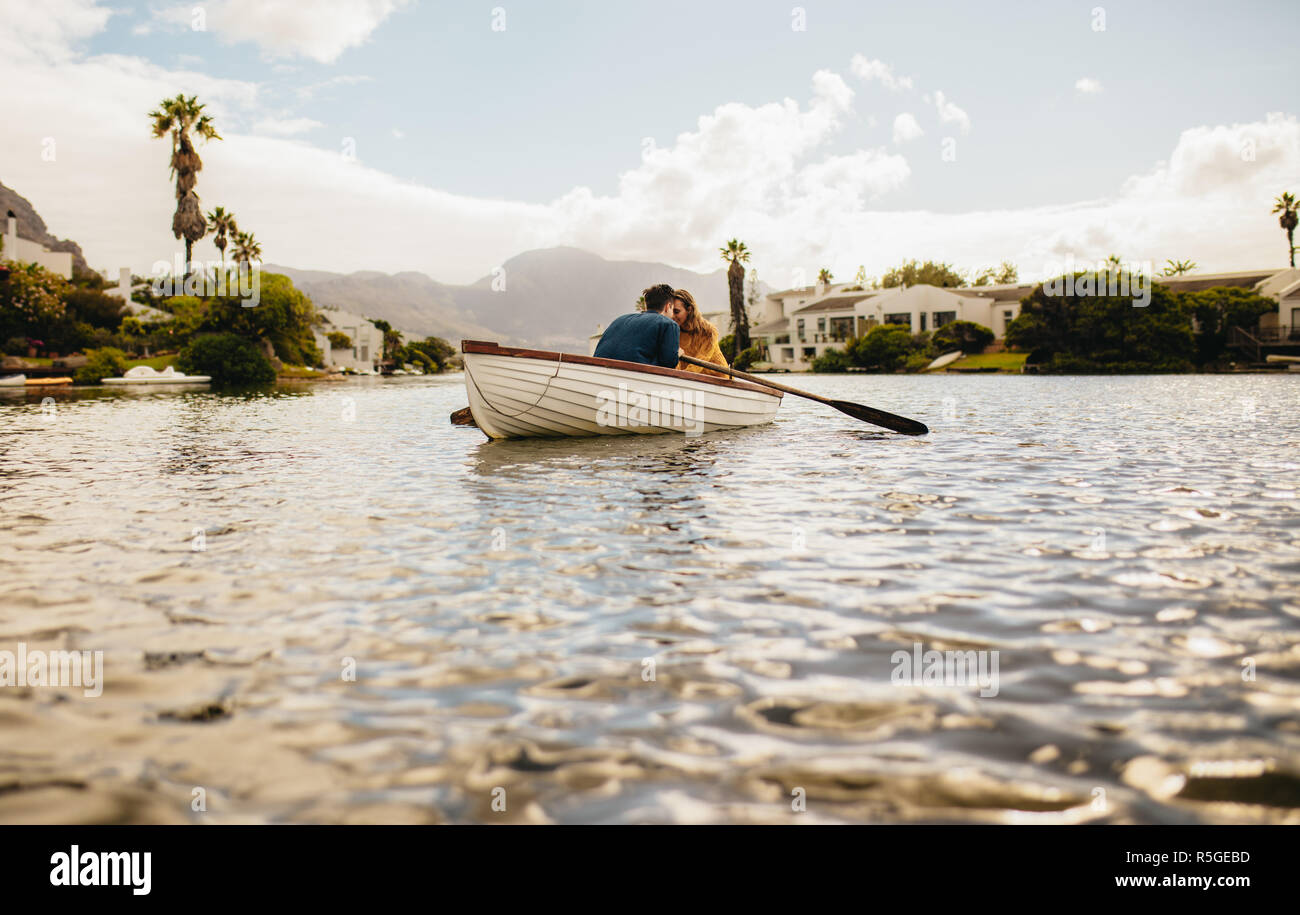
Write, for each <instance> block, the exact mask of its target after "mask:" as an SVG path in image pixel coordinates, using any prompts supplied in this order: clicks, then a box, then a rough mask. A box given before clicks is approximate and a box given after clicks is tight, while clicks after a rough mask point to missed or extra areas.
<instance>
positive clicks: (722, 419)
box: [461, 340, 782, 438]
mask: <svg viewBox="0 0 1300 915" xmlns="http://www.w3.org/2000/svg"><path fill="white" fill-rule="evenodd" d="M461 351H462V352H463V353H464V357H465V389H466V391H467V393H468V394H469V408H470V411H471V412H472V413H473V415H474V421H475V423H477V425H478V427H479V428H480V429H482V430H483V431H484V432H485V433H486V434H487V435H488V437H489V438H532V437H557V436H585V435H628V434H633V433H638V434H646V433H662V432H679V433H686V434H689V435H698V434H700V433H703V432H713V431H716V430H719V429H740V428H743V427H745V426H755V425H759V424H762V423H770V422H771V421H772V420H773V419H774V418H775V417H776V411H777V408H778V407H780V406H781V396H782V395H781V393H780V392H778V391H773V390H772V389H770V388H765V387H761V386H760V385H756V384H751V383H749V382H745V381H733V380H732V379H730V378H718V377H713V376H706V375H702V374H700V373H697V372H679V371H677V370H676V369H666V368H660V367H659V366H654V365H641V364H639V363H635V362H623V361H621V360H617V359H601V358H598V357H595V356H575V355H570V354H569V353H553V352H546V351H544V350H529V349H515V348H513V347H506V346H497V344H495V343H481V342H476V341H470V340H467V341H464V342H462V343H461Z"/></svg>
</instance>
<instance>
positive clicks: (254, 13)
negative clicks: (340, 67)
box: [158, 0, 409, 64]
mask: <svg viewBox="0 0 1300 915" xmlns="http://www.w3.org/2000/svg"><path fill="white" fill-rule="evenodd" d="M408 2H409V0H207V2H206V3H205V4H203V7H202V9H203V10H204V13H205V18H206V28H207V30H208V31H211V32H215V33H216V34H217V35H219V36H220V37H221V38H223V39H225V40H226V41H231V42H239V41H252V42H255V43H256V44H257V45H258V46H260V47H261V48H262V51H263V53H265V54H266V55H268V56H270V57H306V58H309V59H311V60H315V61H317V62H319V63H324V64H327V63H333V62H334V61H335V60H337V59H338V57H339V55H341V54H342V53H343V52H344V51H346V50H347V49H348V48H353V47H356V46H357V45H359V44H362V43H363V42H365V41H366V39H368V38H369V37H370V35H371V33H373V32H374V30H375V29H377V28H378V27H379V25H380V24H381V23H382V22H383V21H384V20H385V19H387V18H388V17H389V16H390V15H392V14H393V13H394V12H395V11H397V10H398V9H400V8H401V7H403V6H406V5H407V3H408ZM194 9H195V7H194V5H193V4H190V3H185V4H180V5H177V6H171V7H168V8H166V9H164V10H161V11H160V12H159V13H158V15H159V16H161V17H162V18H164V19H165V20H166V21H169V22H171V23H172V24H173V25H180V26H183V27H184V28H190V27H191V24H192V21H193V18H194Z"/></svg>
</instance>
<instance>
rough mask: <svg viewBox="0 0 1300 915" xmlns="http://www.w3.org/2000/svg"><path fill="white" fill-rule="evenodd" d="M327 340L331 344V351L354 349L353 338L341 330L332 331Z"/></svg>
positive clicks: (327, 335) (326, 336)
mask: <svg viewBox="0 0 1300 915" xmlns="http://www.w3.org/2000/svg"><path fill="white" fill-rule="evenodd" d="M325 338H326V339H327V340H329V342H330V349H352V338H351V337H349V336H348V335H347V334H345V333H343V331H341V330H332V331H330V332H329V333H328V334H326V335H325Z"/></svg>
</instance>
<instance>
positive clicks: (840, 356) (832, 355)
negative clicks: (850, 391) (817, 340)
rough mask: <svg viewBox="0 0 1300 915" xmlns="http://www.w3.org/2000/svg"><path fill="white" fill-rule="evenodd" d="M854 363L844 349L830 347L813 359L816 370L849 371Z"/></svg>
mask: <svg viewBox="0 0 1300 915" xmlns="http://www.w3.org/2000/svg"><path fill="white" fill-rule="evenodd" d="M851 364H852V363H851V362H850V360H849V354H848V353H846V352H844V350H842V349H828V350H826V352H824V353H822V354H821V355H820V356H818V357H817V358H816V359H814V360H813V361H812V370H813V371H814V372H847V371H848V370H849V366H850V365H851Z"/></svg>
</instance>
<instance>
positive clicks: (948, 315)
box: [934, 311, 957, 330]
mask: <svg viewBox="0 0 1300 915" xmlns="http://www.w3.org/2000/svg"><path fill="white" fill-rule="evenodd" d="M956 320H957V312H955V311H936V312H935V313H934V329H935V330H938V329H939V328H941V327H943V326H944V325H945V324H951V323H952V322H953V321H956Z"/></svg>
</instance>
